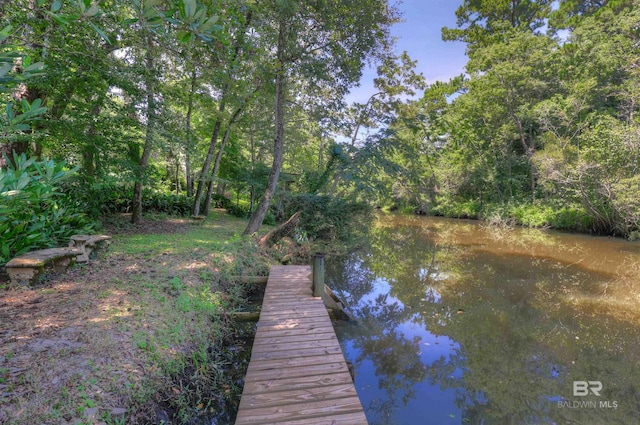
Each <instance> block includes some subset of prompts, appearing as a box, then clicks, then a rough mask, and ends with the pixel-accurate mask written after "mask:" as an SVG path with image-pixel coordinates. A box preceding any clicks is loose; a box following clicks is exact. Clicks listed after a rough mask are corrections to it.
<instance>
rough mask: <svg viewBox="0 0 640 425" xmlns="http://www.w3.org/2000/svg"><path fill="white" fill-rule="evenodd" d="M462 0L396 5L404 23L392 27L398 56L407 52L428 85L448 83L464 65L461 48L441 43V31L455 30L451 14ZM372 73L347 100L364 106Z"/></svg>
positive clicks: (410, 1) (411, 0) (367, 73)
mask: <svg viewBox="0 0 640 425" xmlns="http://www.w3.org/2000/svg"><path fill="white" fill-rule="evenodd" d="M461 4H462V0H403V1H402V3H400V4H398V5H397V6H398V9H400V11H401V13H402V18H403V20H404V22H401V23H399V24H395V25H394V26H393V27H392V28H391V33H392V35H394V36H395V37H397V38H398V41H397V45H396V50H397V52H398V53H402V52H403V51H405V50H406V51H407V53H409V56H410V57H411V58H412V59H413V60H417V61H418V65H417V71H418V72H422V74H423V75H424V76H425V78H426V80H427V82H428V83H433V82H435V81H448V80H449V79H450V78H452V77H455V76H456V75H460V74H461V73H462V72H463V70H464V66H465V64H466V62H467V57H466V56H465V48H466V47H465V44H464V43H461V42H453V41H447V42H444V41H442V37H441V29H442V27H444V26H447V27H455V26H456V15H455V11H456V9H457V8H458V6H460V5H461ZM375 77H376V72H375V69H367V70H365V72H364V74H363V76H362V79H361V80H360V87H356V88H354V89H353V90H351V93H350V95H349V96H348V98H347V100H348V102H349V103H351V102H361V103H364V102H366V101H367V100H368V98H369V96H371V95H372V94H374V93H375V91H374V88H373V79H374V78H375Z"/></svg>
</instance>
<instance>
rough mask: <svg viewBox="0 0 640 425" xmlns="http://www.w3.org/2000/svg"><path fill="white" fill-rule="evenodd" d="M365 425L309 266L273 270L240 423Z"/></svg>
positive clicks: (254, 348)
mask: <svg viewBox="0 0 640 425" xmlns="http://www.w3.org/2000/svg"><path fill="white" fill-rule="evenodd" d="M245 424H261V425H266V424H280V425H285V424H286V425H320V424H323V425H325V424H326V425H347V424H353V425H356V424H357V425H364V424H367V419H366V417H365V415H364V411H363V409H362V404H361V403H360V399H359V398H358V394H357V393H356V390H355V387H354V386H353V381H352V380H351V375H350V374H349V370H348V368H347V364H346V362H345V360H344V356H343V355H342V351H341V349H340V344H339V343H338V339H337V338H336V334H335V332H334V330H333V325H332V324H331V320H330V319H329V314H328V313H327V309H326V308H325V306H324V303H323V302H322V299H321V298H314V297H313V294H312V290H311V267H310V266H274V267H272V268H271V273H270V274H269V280H268V281H267V288H266V290H265V295H264V302H263V305H262V311H261V313H260V321H259V322H258V331H257V333H256V339H255V341H254V343H253V350H252V353H251V362H250V363H249V368H248V370H247V377H246V379H245V383H244V390H243V392H242V399H241V400H240V408H239V410H238V417H237V419H236V425H245Z"/></svg>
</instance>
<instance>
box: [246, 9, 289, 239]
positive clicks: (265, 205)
mask: <svg viewBox="0 0 640 425" xmlns="http://www.w3.org/2000/svg"><path fill="white" fill-rule="evenodd" d="M286 43H287V22H286V21H285V20H281V21H280V24H279V28H278V53H277V55H278V68H277V70H276V96H275V97H276V98H275V134H274V143H273V145H274V146H273V165H272V166H271V172H270V173H269V180H268V181H267V188H266V189H265V191H264V195H262V199H261V200H260V203H259V204H258V207H257V208H256V210H255V212H254V213H253V214H252V215H251V219H250V220H249V224H248V225H247V228H246V229H245V230H244V234H245V235H252V234H254V233H256V232H257V231H258V230H259V229H260V226H262V222H263V221H264V217H265V215H267V211H268V210H269V205H270V204H271V199H272V198H273V194H274V193H275V192H276V187H277V186H278V178H279V177H280V169H281V168H282V157H283V151H284V85H285V73H286V70H285V59H284V56H285V48H286Z"/></svg>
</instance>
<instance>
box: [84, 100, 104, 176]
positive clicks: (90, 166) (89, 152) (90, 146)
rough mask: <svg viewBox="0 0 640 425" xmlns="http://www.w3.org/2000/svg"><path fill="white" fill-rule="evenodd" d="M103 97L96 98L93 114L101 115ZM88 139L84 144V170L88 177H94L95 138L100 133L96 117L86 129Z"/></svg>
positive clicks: (94, 115)
mask: <svg viewBox="0 0 640 425" xmlns="http://www.w3.org/2000/svg"><path fill="white" fill-rule="evenodd" d="M102 101H103V99H102V97H99V98H98V99H96V101H95V102H94V104H93V108H92V109H91V116H92V117H97V116H98V115H100V112H101V111H102ZM86 135H87V140H86V141H85V143H84V145H83V146H82V171H83V173H84V174H85V175H86V176H88V177H93V176H94V175H95V172H96V162H95V154H96V148H95V138H96V136H97V135H98V128H97V126H96V121H95V119H92V120H91V123H90V124H89V128H88V129H87V131H86Z"/></svg>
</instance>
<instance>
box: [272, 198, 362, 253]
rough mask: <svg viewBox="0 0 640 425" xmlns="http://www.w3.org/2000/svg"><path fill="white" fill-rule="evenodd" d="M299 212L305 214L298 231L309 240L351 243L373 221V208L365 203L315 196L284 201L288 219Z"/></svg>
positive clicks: (285, 214)
mask: <svg viewBox="0 0 640 425" xmlns="http://www.w3.org/2000/svg"><path fill="white" fill-rule="evenodd" d="M297 211H300V212H301V213H302V214H301V217H300V223H299V225H298V227H299V228H300V229H301V230H302V231H303V232H305V233H306V235H307V236H308V237H310V238H313V239H316V240H324V241H331V240H341V241H348V240H350V239H351V238H353V237H354V236H355V235H356V234H357V233H358V232H359V231H361V230H363V229H364V228H366V227H367V226H368V224H369V223H370V219H371V208H370V207H369V205H367V204H365V203H362V202H355V201H348V200H345V199H341V198H334V197H331V196H321V195H314V194H301V195H293V196H287V197H286V198H285V199H284V201H283V213H284V216H285V218H289V217H290V216H292V215H293V214H294V213H295V212H297Z"/></svg>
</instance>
